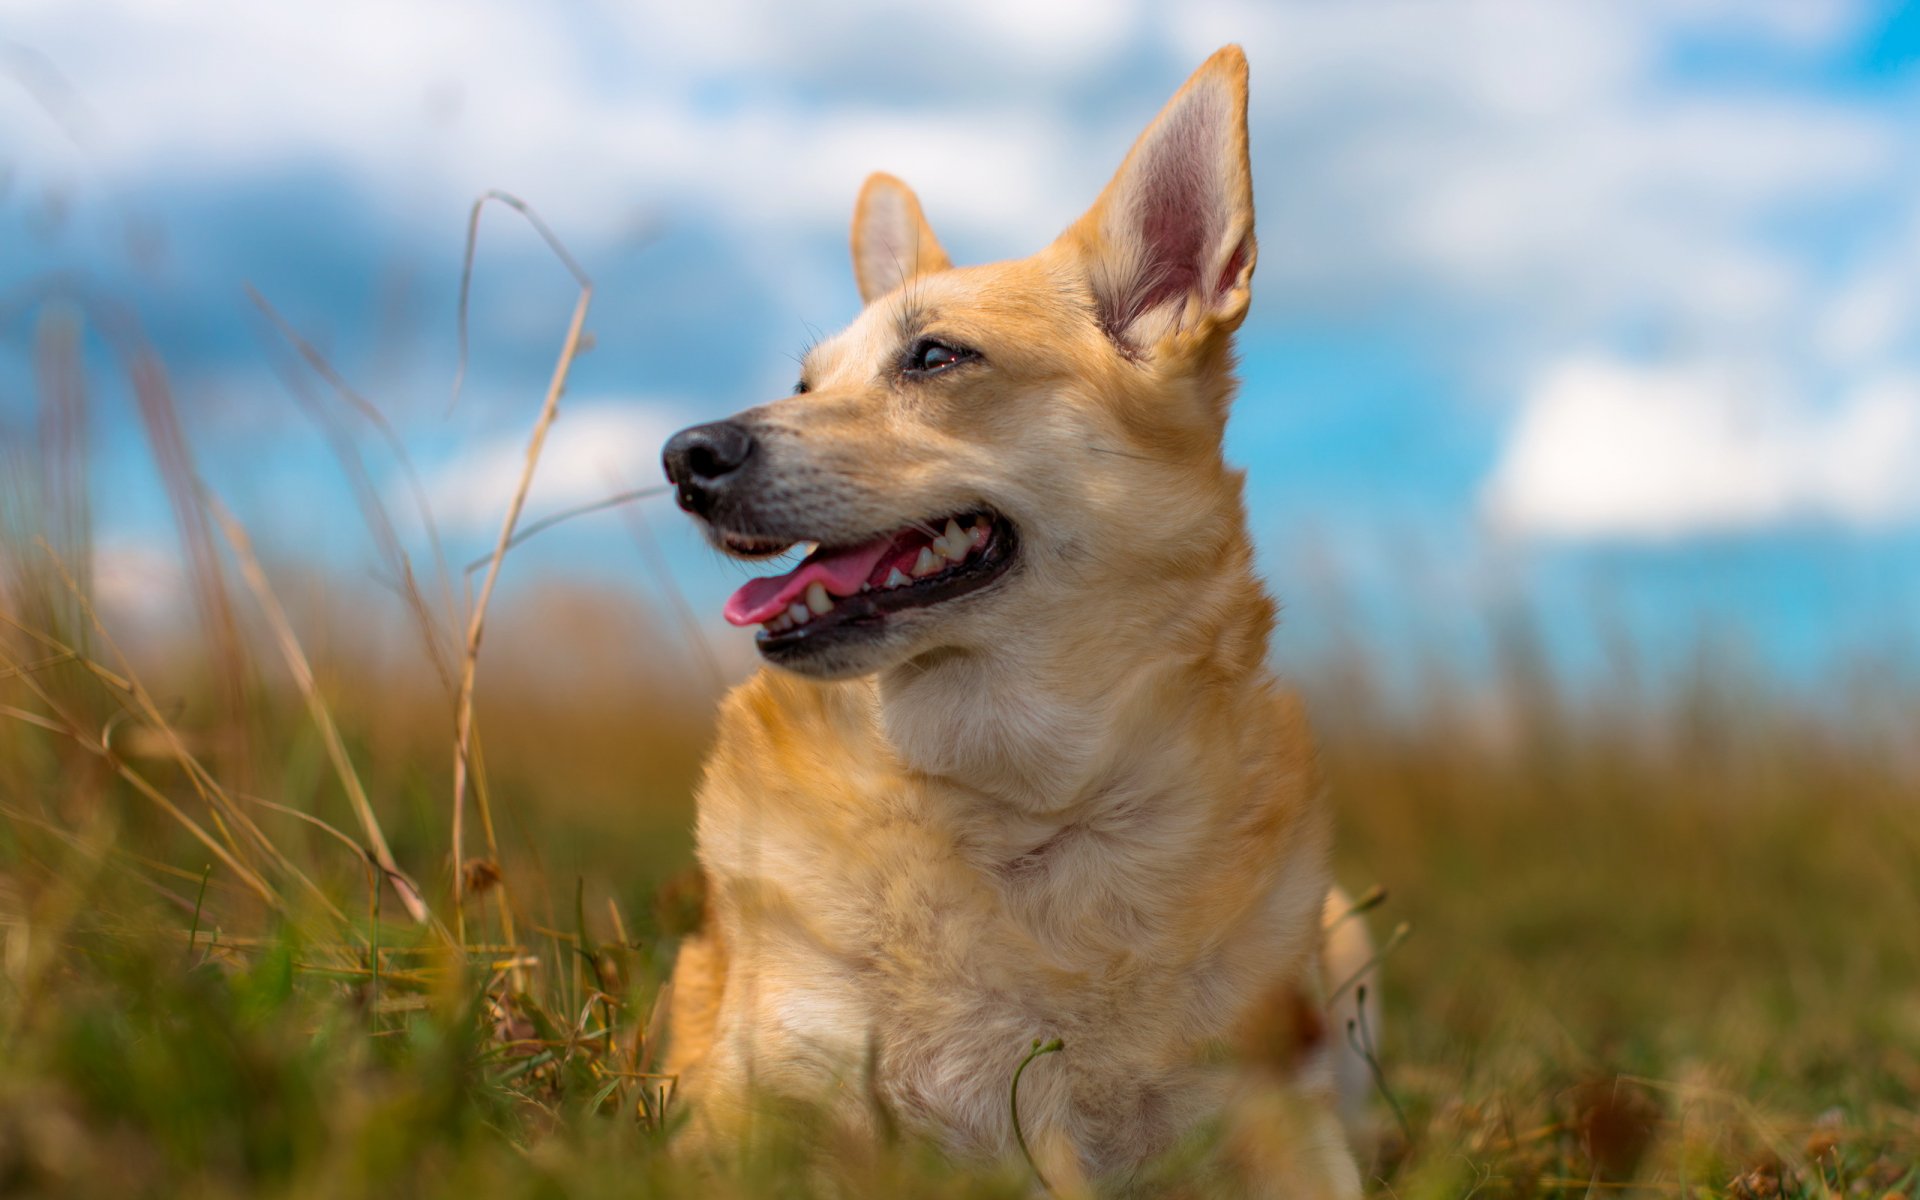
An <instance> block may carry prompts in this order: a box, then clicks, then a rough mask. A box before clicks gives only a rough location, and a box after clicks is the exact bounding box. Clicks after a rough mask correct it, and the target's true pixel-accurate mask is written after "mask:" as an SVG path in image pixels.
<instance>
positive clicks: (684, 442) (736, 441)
mask: <svg viewBox="0 0 1920 1200" xmlns="http://www.w3.org/2000/svg"><path fill="white" fill-rule="evenodd" d="M751 457H753V435H752V434H751V433H748V432H747V431H746V430H745V429H744V428H742V427H741V426H739V425H736V424H734V423H733V422H732V421H715V422H714V423H713V424H711V425H695V426H694V427H693V428H691V429H682V430H681V431H680V432H679V433H676V434H674V435H673V436H672V437H671V438H669V439H668V440H667V448H666V450H665V451H664V452H662V454H661V456H660V458H661V462H662V464H663V465H665V467H666V468H667V479H668V481H669V482H671V483H672V484H673V486H674V489H675V492H676V498H677V499H678V500H679V501H680V507H681V508H684V509H686V510H687V511H688V512H690V513H699V514H700V515H701V516H705V515H707V512H708V510H710V509H711V508H712V507H713V504H714V501H715V500H716V499H718V498H719V495H720V493H721V492H722V491H723V490H725V488H726V486H727V483H728V482H729V477H730V476H732V475H733V474H734V473H735V472H737V471H739V470H740V468H741V467H743V466H745V465H746V462H747V459H749V458H751Z"/></svg>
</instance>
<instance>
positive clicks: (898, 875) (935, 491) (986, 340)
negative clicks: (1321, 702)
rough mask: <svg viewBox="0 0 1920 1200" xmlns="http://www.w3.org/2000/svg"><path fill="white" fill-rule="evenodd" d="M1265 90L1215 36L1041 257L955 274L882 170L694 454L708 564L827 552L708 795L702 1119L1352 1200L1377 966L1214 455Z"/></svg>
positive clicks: (684, 1028) (905, 195)
mask: <svg viewBox="0 0 1920 1200" xmlns="http://www.w3.org/2000/svg"><path fill="white" fill-rule="evenodd" d="M1246 109H1247V65H1246V59H1245V57H1244V55H1243V54H1242V53H1241V51H1240V49H1239V48H1238V47H1234V46H1229V47H1226V48H1225V49H1222V50H1221V51H1219V52H1218V53H1216V54H1215V55H1213V57H1211V58H1210V59H1208V61H1207V62H1206V63H1205V64H1204V65H1203V66H1201V68H1200V69H1199V70H1198V71H1197V72H1196V73H1195V74H1194V75H1193V76H1192V78H1191V79H1189V80H1188V81H1187V83H1186V84H1185V86H1183V87H1182V88H1181V89H1180V90H1179V92H1178V93H1177V94H1176V95H1175V96H1174V97H1173V99H1172V100H1171V101H1170V102H1169V103H1168V104H1167V106H1166V107H1165V108H1164V109H1163V110H1162V111H1161V113H1160V114H1159V116H1158V117H1157V118H1156V119H1155V120H1154V121H1153V123H1152V124H1151V125H1150V126H1149V127H1148V128H1147V129H1146V131H1145V132H1144V133H1143V134H1142V135H1141V136H1140V138H1139V140H1138V141H1137V142H1136V143H1135V145H1134V146H1133V148H1132V150H1131V152H1129V153H1128V155H1127V157H1126V159H1125V161H1124V162H1123V163H1122V165H1121V167H1120V169H1119V171H1118V173H1117V174H1116V175H1115V176H1114V177H1113V180H1112V182H1110V183H1109V184H1108V185H1107V187H1106V189H1105V190H1104V191H1103V192H1102V193H1101V194H1100V196H1099V198H1098V199H1097V200H1096V201H1095V203H1094V204H1093V207H1092V208H1091V209H1090V210H1088V211H1087V213H1086V214H1085V215H1084V216H1082V217H1081V218H1080V219H1079V220H1078V221H1076V222H1075V223H1074V224H1073V225H1072V226H1071V227H1069V228H1068V229H1067V230H1066V232H1065V233H1063V234H1061V235H1060V237H1059V238H1058V239H1057V240H1055V241H1054V242H1053V244H1052V245H1050V246H1048V247H1047V248H1045V249H1044V250H1042V251H1040V252H1039V253H1038V254H1036V255H1034V256H1033V257H1031V258H1027V259H1023V260H1020V261H1015V262H1004V263H997V264H993V265H988V266H974V267H956V266H954V265H953V264H952V263H951V262H950V261H949V260H948V258H947V255H946V253H945V252H944V251H943V250H942V249H941V246H940V243H939V242H938V241H937V240H936V238H935V236H934V234H933V231H932V229H931V228H930V227H929V226H928V224H927V221H926V219H925V217H924V215H923V213H922V210H921V206H920V203H919V201H918V199H917V198H916V197H915V195H914V193H913V192H912V191H910V190H909V189H908V188H907V186H906V185H905V184H903V183H902V182H900V181H899V180H898V179H895V178H893V177H892V176H889V175H884V174H876V175H874V176H873V177H871V178H870V179H869V180H868V181H867V183H866V185H865V187H864V188H863V189H862V191H861V193H860V197H859V200H858V203H857V205H856V209H855V214H854V219H853V231H852V243H853V245H852V249H853V268H854V275H855V279H856V282H857V283H858V285H859V290H860V295H861V298H862V300H863V301H864V302H865V305H866V307H865V309H864V311H863V312H862V313H861V314H860V316H859V317H858V318H857V319H856V320H855V321H854V322H853V323H852V325H850V326H849V327H848V328H847V329H845V330H844V331H842V332H841V333H839V334H837V335H835V336H833V337H831V338H829V339H827V340H825V341H823V342H821V343H820V344H819V345H817V346H815V347H814V348H813V349H812V350H811V351H810V352H808V353H807V355H806V356H805V358H804V360H803V363H802V367H801V372H800V379H799V382H798V384H797V385H796V386H795V388H794V394H793V395H791V396H788V397H784V398H781V399H778V400H775V401H773V402H771V403H767V404H763V405H760V406H759V407H756V408H751V409H748V410H747V411H745V412H742V413H740V414H738V415H736V416H734V417H732V418H730V419H728V420H725V421H720V422H716V423H712V424H706V425H700V426H695V427H693V428H690V429H686V430H682V431H681V432H680V433H678V434H676V435H675V436H674V437H673V438H672V439H671V440H670V441H669V442H668V444H667V446H666V449H665V452H664V459H665V467H666V472H667V475H668V478H669V480H670V482H671V483H672V485H673V487H674V489H675V492H676V496H677V499H678V502H679V504H680V506H681V507H682V508H684V509H686V510H687V511H688V512H690V513H692V514H693V515H694V516H695V517H696V518H698V520H699V522H700V524H701V525H702V526H703V528H704V530H705V532H706V534H707V536H708V537H709V539H710V540H711V541H712V542H713V544H714V545H715V546H716V547H718V548H719V549H720V550H722V551H724V552H725V553H727V554H729V555H732V556H735V557H738V558H743V559H756V558H763V557H769V556H773V555H778V554H781V553H783V552H786V551H789V550H791V549H793V548H795V547H796V546H800V545H803V544H810V545H811V546H812V547H813V548H812V549H811V551H810V552H809V553H807V554H806V556H805V558H804V559H803V560H802V561H801V562H800V564H799V565H798V566H797V567H796V568H794V569H793V570H791V571H788V572H786V573H784V574H779V575H775V576H771V577H768V578H762V579H755V580H753V581H751V582H749V583H747V584H746V585H745V586H744V587H742V588H740V590H739V591H738V592H737V593H735V594H734V595H733V597H732V598H731V599H730V600H729V601H728V602H727V605H726V617H727V619H728V620H729V621H730V622H732V623H733V624H735V625H740V626H754V625H757V626H759V632H758V634H757V635H756V639H755V642H756V645H757V647H758V650H759V653H760V655H761V656H762V657H763V658H764V659H765V660H766V663H767V664H769V666H767V667H763V668H762V669H761V670H760V672H759V673H758V674H756V675H755V676H754V677H752V678H751V679H749V680H748V681H747V682H746V683H744V684H742V685H741V686H739V687H738V688H737V689H735V690H734V691H733V692H732V693H731V694H730V695H729V696H728V697H727V699H726V700H725V702H724V704H723V705H722V708H721V712H720V716H719V724H718V734H717V741H716V743H715V746H714V748H713V750H712V753H711V757H710V758H709V760H708V763H707V768H706V773H705V777H704V780H703V782H702V784H701V786H700V789H699V793H698V818H697V838H698V846H699V859H700V863H701V867H702V870H703V871H704V873H705V875H706V878H707V881H708V900H707V915H706V920H705V924H704V927H703V928H702V929H701V930H700V931H699V932H698V933H696V934H695V935H693V936H691V937H689V938H688V939H687V940H686V941H685V942H684V943H683V945H682V947H681V949H680V952H679V957H678V959H677V961H676V965H675V969H674V973H673V977H672V981H671V985H670V986H671V991H670V1000H669V1001H668V1003H669V1012H670V1016H669V1018H668V1022H667V1029H668V1043H669V1044H668V1050H667V1061H666V1064H665V1066H666V1070H667V1071H668V1072H669V1073H671V1074H673V1075H675V1076H676V1077H677V1080H678V1084H677V1088H678V1090H677V1095H678V1096H679V1097H680V1098H682V1099H684V1100H685V1101H686V1102H687V1103H688V1104H690V1105H691V1107H692V1109H693V1117H692V1122H693V1128H694V1130H695V1131H696V1132H695V1133H694V1134H693V1135H692V1136H694V1137H696V1138H699V1139H704V1140H707V1141H709V1142H712V1141H715V1140H717V1139H725V1138H728V1137H733V1136H740V1135H742V1134H744V1132H745V1131H746V1130H747V1128H748V1126H749V1125H750V1123H751V1121H752V1119H753V1114H754V1112H755V1111H756V1105H757V1099H758V1098H761V1097H779V1098H793V1099H800V1100H805V1101H809V1102H814V1103H818V1104H821V1105H825V1106H826V1107H827V1108H828V1110H829V1111H831V1112H832V1113H833V1114H834V1115H835V1117H836V1118H837V1119H840V1120H844V1121H845V1122H847V1123H848V1124H849V1125H851V1126H853V1127H856V1128H864V1129H875V1128H877V1127H879V1125H880V1123H881V1122H883V1121H884V1122H887V1123H889V1126H891V1124H892V1123H895V1122H897V1123H898V1125H899V1126H904V1127H906V1128H910V1129H915V1130H920V1131H924V1132H925V1133H927V1134H929V1135H931V1136H932V1137H934V1138H936V1139H937V1140H938V1141H939V1142H940V1143H942V1144H943V1145H944V1146H946V1147H947V1148H948V1149H949V1150H950V1151H952V1152H953V1153H955V1154H958V1155H962V1156H968V1157H979V1158H987V1159H994V1158H998V1157H1003V1156H1007V1155H1010V1154H1013V1153H1015V1147H1016V1143H1017V1142H1019V1141H1020V1140H1021V1139H1024V1146H1025V1147H1031V1154H1032V1158H1033V1161H1034V1164H1035V1166H1036V1167H1037V1168H1038V1169H1039V1170H1041V1171H1042V1173H1043V1174H1044V1175H1045V1177H1046V1178H1047V1179H1048V1180H1049V1181H1050V1182H1051V1184H1052V1185H1053V1186H1056V1187H1060V1188H1069V1189H1072V1188H1084V1187H1087V1186H1093V1185H1098V1184H1101V1183H1102V1181H1106V1180H1113V1179H1121V1180H1125V1179H1127V1178H1129V1177H1130V1173H1132V1172H1134V1171H1136V1170H1137V1169H1139V1168H1140V1166H1141V1164H1143V1163H1145V1162H1148V1161H1149V1160H1152V1159H1153V1158H1154V1157H1155V1156H1156V1155H1159V1154H1161V1153H1162V1152H1164V1151H1167V1150H1170V1149H1172V1148H1174V1147H1176V1146H1178V1145H1183V1144H1191V1143H1190V1139H1193V1138H1196V1137H1199V1138H1202V1139H1209V1145H1210V1146H1212V1150H1211V1151H1210V1153H1212V1154H1213V1155H1214V1156H1215V1158H1216V1159H1217V1163H1218V1166H1219V1169H1220V1170H1221V1171H1222V1172H1225V1173H1226V1175H1225V1176H1224V1177H1226V1178H1230V1179H1231V1180H1232V1181H1233V1182H1232V1184H1231V1186H1230V1187H1229V1190H1230V1191H1236V1192H1239V1193H1243V1194H1258V1195H1276V1196H1292V1197H1299V1196H1354V1195H1358V1194H1359V1192H1360V1180H1359V1173H1358V1169H1357V1167H1356V1158H1355V1152H1354V1149H1353V1146H1352V1133H1351V1131H1350V1130H1349V1128H1348V1127H1349V1126H1351V1127H1352V1128H1353V1129H1354V1130H1357V1129H1358V1126H1359V1122H1357V1121H1351V1120H1350V1121H1348V1122H1346V1123H1345V1124H1344V1125H1343V1121H1342V1116H1341V1114H1342V1112H1343V1111H1344V1112H1346V1113H1347V1114H1349V1116H1351V1115H1352V1114H1353V1113H1354V1111H1355V1107H1356V1104H1357V1103H1358V1102H1359V1101H1360V1100H1362V1099H1364V1095H1363V1091H1362V1089H1363V1088H1364V1080H1365V1075H1364V1074H1363V1070H1364V1064H1360V1065H1356V1064H1357V1056H1356V1055H1355V1054H1354V1052H1353V1051H1351V1050H1349V1049H1348V1048H1347V1042H1346V1038H1345V1036H1344V1035H1345V1032H1346V1030H1347V1029H1348V1028H1349V1025H1350V1022H1352V1021H1353V1020H1355V1019H1356V1018H1357V1017H1358V1015H1359V1014H1358V1013H1357V1012H1356V1011H1355V1009H1354V1003H1355V997H1356V996H1357V995H1360V994H1363V990H1362V989H1356V988H1353V987H1351V986H1348V987H1345V988H1337V987H1336V985H1338V984H1340V983H1342V982H1343V981H1344V982H1347V983H1349V984H1350V983H1351V981H1352V979H1353V978H1354V977H1356V976H1357V975H1358V974H1359V973H1360V972H1363V971H1364V970H1366V969H1367V966H1368V962H1369V954H1370V950H1369V947H1368V944H1367V940H1366V936H1365V932H1364V928H1363V924H1364V923H1363V922H1360V921H1345V922H1343V921H1342V918H1343V917H1344V916H1345V915H1346V913H1347V905H1346V902H1345V900H1344V898H1343V897H1341V896H1340V895H1339V893H1338V892H1337V891H1334V890H1333V889H1332V887H1331V876H1330V866H1329V842H1330V819H1329V815H1328V812H1327V809H1326V805H1325V802H1324V798H1323V789H1322V786H1321V783H1320V781H1319V779H1318V777H1317V775H1316V769H1315V764H1314V750H1313V746H1312V742H1311V739H1310V736H1309V733H1308V729H1307V725H1306V722H1305V719H1304V717H1303V715H1302V711H1301V707H1300V705H1299V703H1298V702H1297V700H1296V699H1295V698H1294V697H1293V696H1292V695H1291V694H1290V693H1288V692H1286V691H1285V690H1283V689H1282V688H1281V687H1280V685H1279V684H1278V683H1277V682H1276V680H1275V678H1274V676H1273V675H1272V673H1271V671H1270V669H1269V667H1268V666H1267V643H1268V636H1269V633H1270V631H1271V630H1272V628H1273V625H1274V619H1275V605H1274V602H1273V601H1272V600H1271V599H1270V598H1269V596H1268V594H1267V592H1266V591H1265V589H1264V588H1263V586H1262V584H1261V582H1260V581H1259V579H1257V578H1256V576H1255V573H1254V561H1253V559H1254V556H1253V547H1252V543H1251V541H1250V539H1249V536H1248V533H1247V528H1246V517H1245V511H1244V507H1243V504H1242V500H1241V480H1242V476H1241V473H1240V472H1238V471H1236V470H1233V469H1231V468H1229V467H1228V466H1227V464H1226V463H1225V462H1224V460H1223V458H1222V451H1221V439H1222V434H1223V431H1224V428H1225V424H1226V419H1227V410H1228V404H1229V401H1230V400H1231V399H1232V397H1233V394H1234V392H1235V390H1236V387H1237V383H1236V380H1235V377H1234V373H1233V367H1234V359H1233V349H1232V341H1233V334H1234V331H1235V330H1236V329H1237V328H1238V327H1239V325H1240V323H1241V321H1242V319H1243V318H1244V317H1245V315H1246V312H1247V305H1248V302H1249V298H1250V287H1251V281H1252V277H1253V270H1254V263H1255V258H1256V245H1255V241H1254V225H1253V195H1252V179H1251V174H1250V168H1249V161H1248V148H1247V127H1246ZM1336 990H1337V991H1338V992H1339V993H1340V994H1339V995H1338V997H1337V1003H1335V1005H1334V1007H1333V1009H1332V1010H1331V1011H1328V1009H1327V1008H1326V1004H1325V1000H1324V999H1323V998H1324V997H1325V996H1326V995H1327V994H1328V993H1329V992H1330V991H1336ZM1376 1020H1377V1018H1376ZM1054 1038H1058V1039H1060V1041H1061V1043H1062V1047H1063V1048H1062V1049H1061V1050H1060V1051H1059V1052H1058V1053H1055V1054H1051V1055H1048V1056H1046V1057H1042V1058H1038V1059H1035V1060H1033V1061H1031V1062H1030V1063H1029V1064H1028V1066H1027V1069H1026V1070H1025V1073H1024V1076H1023V1078H1022V1080H1021V1082H1020V1085H1019V1087H1018V1090H1017V1103H1018V1108H1019V1118H1018V1121H1017V1124H1016V1121H1015V1119H1014V1118H1013V1117H1012V1116H1011V1115H1010V1112H1009V1095H1010V1083H1011V1080H1012V1078H1013V1074H1014V1072H1015V1070H1016V1068H1017V1067H1019V1066H1020V1064H1021V1063H1022V1061H1023V1059H1025V1058H1026V1057H1027V1056H1028V1055H1029V1054H1030V1053H1031V1052H1032V1051H1033V1050H1034V1049H1035V1048H1036V1047H1038V1046H1039V1042H1040V1040H1042V1039H1054ZM1209 1131H1210V1132H1209Z"/></svg>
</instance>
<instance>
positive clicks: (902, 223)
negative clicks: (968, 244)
mask: <svg viewBox="0 0 1920 1200" xmlns="http://www.w3.org/2000/svg"><path fill="white" fill-rule="evenodd" d="M952 265H953V263H951V262H949V261H948V259H947V252H946V251H945V250H942V249H941V248H940V243H939V241H938V240H936V239H935V238H934V236H933V230H932V229H931V228H929V227H928V225H927V218H926V217H925V216H924V215H923V214H922V213H921V212H920V199H919V197H917V196H915V195H914V194H913V189H912V188H910V187H908V186H907V185H906V184H904V183H901V182H900V181H899V180H898V179H895V178H894V177H893V176H891V175H888V174H886V173H884V172H876V173H875V174H872V175H869V176H867V183H866V186H865V187H862V188H861V189H860V199H859V201H858V202H856V203H855V204H854V206H853V278H854V282H856V283H858V284H859V285H860V299H861V301H862V302H864V303H867V304H871V303H873V302H874V301H875V300H877V299H879V298H880V297H881V296H884V295H886V294H887V293H888V292H890V291H892V290H893V289H895V288H897V287H899V286H900V285H901V284H903V283H905V282H906V281H907V280H909V279H912V278H913V277H914V276H916V275H925V274H928V273H929V272H932V271H944V270H946V269H947V268H948V267H950V266H952Z"/></svg>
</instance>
